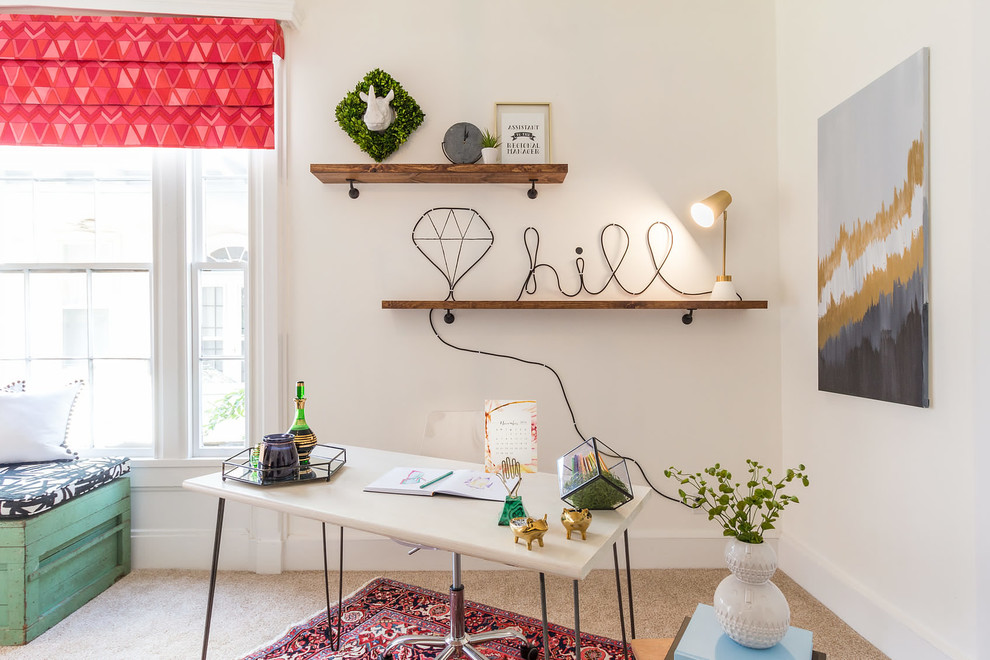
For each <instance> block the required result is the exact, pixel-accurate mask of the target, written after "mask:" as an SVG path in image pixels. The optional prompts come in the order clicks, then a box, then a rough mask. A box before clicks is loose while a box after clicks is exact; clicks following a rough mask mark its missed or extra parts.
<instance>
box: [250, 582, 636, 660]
mask: <svg viewBox="0 0 990 660" xmlns="http://www.w3.org/2000/svg"><path fill="white" fill-rule="evenodd" d="M449 601H450V596H449V594H441V593H437V592H436V591H430V590H428V589H421V588H420V587H414V586H411V585H408V584H403V583H402V582H396V581H394V580H388V579H385V578H378V579H375V580H372V581H371V582H369V583H368V584H366V585H365V586H364V587H362V588H361V589H359V590H358V591H357V592H355V593H354V594H353V595H351V596H349V597H348V598H345V599H344V603H343V622H342V624H341V635H342V638H343V639H342V642H341V645H340V650H338V651H334V650H333V649H332V648H331V645H330V641H329V640H328V639H327V636H326V630H327V616H326V612H321V613H319V614H317V615H315V616H314V617H313V618H311V619H309V620H308V621H303V622H302V623H299V624H297V625H295V626H293V627H292V628H290V629H289V630H288V631H287V632H286V633H285V634H284V635H283V636H282V637H280V638H279V639H277V640H275V641H274V642H272V643H271V644H268V645H266V646H264V647H262V648H260V649H258V650H256V651H254V652H253V653H251V654H249V655H247V656H245V657H244V659H243V660H289V659H291V660H345V659H346V660H357V659H362V660H379V658H380V657H381V653H382V651H383V650H384V648H385V646H386V645H388V643H389V642H390V641H391V640H393V639H395V638H396V637H398V636H399V635H440V636H443V635H445V634H446V633H447V630H448V628H449V626H448V623H449V619H448V616H449V611H450V603H449ZM465 610H466V612H465V626H466V628H467V631H468V632H470V633H478V632H483V631H486V630H495V629H498V628H512V627H515V628H518V629H519V630H521V631H522V633H523V634H524V635H526V637H527V639H529V640H530V641H531V642H533V643H535V644H542V639H543V624H542V622H541V621H540V620H539V619H533V618H531V617H528V616H522V615H520V614H514V613H513V612H507V611H505V610H500V609H498V608H495V607H489V606H487V605H481V604H479V603H474V602H471V601H466V602H465ZM331 613H332V615H333V616H332V619H333V621H334V624H336V622H337V617H336V613H337V608H333V609H332V610H331ZM334 627H335V629H336V625H335V626H334ZM548 627H549V632H550V657H551V658H552V659H553V660H557V659H558V658H559V659H560V660H574V630H573V628H571V629H568V628H565V627H563V626H559V625H556V624H553V623H551V624H549V626H548ZM478 649H479V650H480V651H481V652H482V653H484V654H485V655H487V656H488V657H489V658H492V660H514V659H517V658H521V655H520V651H519V644H518V643H517V642H515V641H514V640H505V641H502V640H496V641H492V642H485V643H484V644H479V645H478ZM439 650H440V649H439V648H438V647H426V646H419V647H417V646H405V647H400V648H399V649H397V650H396V652H395V654H394V657H395V660H431V659H432V658H434V657H436V654H437V653H438V652H439ZM622 657H623V654H622V643H621V642H617V641H616V640H614V639H608V638H607V637H600V636H597V635H589V634H586V633H581V660H611V659H614V658H622ZM630 657H632V656H631V655H630ZM540 658H541V659H542V658H543V653H542V651H541V653H540Z"/></svg>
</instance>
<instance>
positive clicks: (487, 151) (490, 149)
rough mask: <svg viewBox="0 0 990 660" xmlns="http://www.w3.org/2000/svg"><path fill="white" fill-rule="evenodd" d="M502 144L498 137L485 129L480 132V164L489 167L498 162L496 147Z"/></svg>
mask: <svg viewBox="0 0 990 660" xmlns="http://www.w3.org/2000/svg"><path fill="white" fill-rule="evenodd" d="M501 144H502V141H501V140H500V139H499V137H498V135H496V134H494V133H492V132H491V131H489V130H488V129H487V128H486V129H484V130H482V131H481V162H482V163H485V164H486V165H491V164H493V163H497V162H498V147H499V145H501Z"/></svg>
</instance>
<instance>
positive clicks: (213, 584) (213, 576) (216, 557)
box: [203, 497, 226, 660]
mask: <svg viewBox="0 0 990 660" xmlns="http://www.w3.org/2000/svg"><path fill="white" fill-rule="evenodd" d="M225 502H226V500H225V499H224V498H222V497H221V498H220V503H219V504H218V505H217V529H216V532H215V533H214V536H213V566H212V568H210V598H209V600H208V601H207V603H206V628H205V629H204V630H203V660H206V648H207V647H208V646H209V644H210V619H211V618H213V594H214V593H215V592H216V589H217V564H218V563H219V561H220V534H221V532H223V505H224V503H225Z"/></svg>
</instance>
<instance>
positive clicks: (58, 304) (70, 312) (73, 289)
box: [28, 273, 89, 358]
mask: <svg viewBox="0 0 990 660" xmlns="http://www.w3.org/2000/svg"><path fill="white" fill-rule="evenodd" d="M28 286H29V294H28V295H29V296H30V305H29V306H30V308H31V312H30V319H29V321H28V323H29V325H28V336H29V338H30V339H29V342H30V346H29V350H30V355H31V356H32V357H47V358H74V357H87V356H88V355H89V349H88V342H89V337H88V333H87V328H86V325H87V303H86V273H31V275H30V277H29V278H28Z"/></svg>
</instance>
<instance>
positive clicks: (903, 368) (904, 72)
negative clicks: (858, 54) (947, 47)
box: [818, 48, 931, 407]
mask: <svg viewBox="0 0 990 660" xmlns="http://www.w3.org/2000/svg"><path fill="white" fill-rule="evenodd" d="M928 61H929V52H928V49H927V48H924V49H922V50H920V51H918V52H917V53H915V54H914V55H912V56H911V57H909V58H908V59H907V60H905V61H904V62H902V63H901V64H899V65H897V66H896V67H894V68H893V69H892V70H890V71H889V72H887V73H886V74H884V75H883V76H881V77H880V78H878V79H877V80H875V81H873V82H872V83H870V84H869V85H868V86H866V87H865V88H863V89H862V90H860V91H859V92H857V93H856V94H855V95H853V96H852V97H850V98H849V99H847V100H846V101H844V102H842V103H841V104H840V105H838V106H836V107H835V108H834V109H832V110H830V111H829V112H828V113H826V114H824V115H822V117H821V118H820V119H819V120H818V389H819V390H821V391H826V392H837V393H840V394H848V395H852V396H860V397H866V398H871V399H879V400H882V401H891V402H894V403H902V404H907V405H912V406H920V407H928V401H929V387H928V350H929V347H928V286H929V281H928V280H929V276H928V244H929V231H930V229H929V204H928V201H929V193H928V181H929V164H930V162H931V151H930V150H929V146H928Z"/></svg>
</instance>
